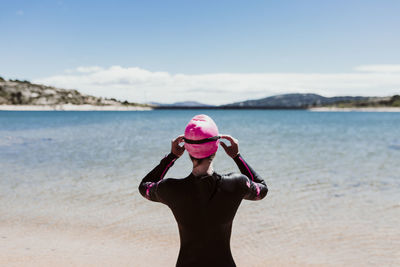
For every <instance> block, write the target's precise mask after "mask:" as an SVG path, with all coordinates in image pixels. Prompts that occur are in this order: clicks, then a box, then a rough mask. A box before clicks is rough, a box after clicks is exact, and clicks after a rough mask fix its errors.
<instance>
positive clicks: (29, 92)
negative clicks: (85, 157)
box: [0, 77, 149, 107]
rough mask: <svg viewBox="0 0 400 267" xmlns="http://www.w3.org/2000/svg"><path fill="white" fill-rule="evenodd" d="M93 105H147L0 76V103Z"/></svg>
mask: <svg viewBox="0 0 400 267" xmlns="http://www.w3.org/2000/svg"><path fill="white" fill-rule="evenodd" d="M65 104H72V105H94V106H143V107H144V106H149V105H144V104H137V103H130V102H127V101H124V102H121V101H118V100H116V99H106V98H101V97H95V96H91V95H84V94H81V93H79V92H78V91H77V90H66V89H61V88H56V87H52V86H46V85H41V84H33V83H30V82H29V81H19V80H8V81H7V80H5V79H3V78H1V77H0V105H48V106H51V105H53V106H54V105H65Z"/></svg>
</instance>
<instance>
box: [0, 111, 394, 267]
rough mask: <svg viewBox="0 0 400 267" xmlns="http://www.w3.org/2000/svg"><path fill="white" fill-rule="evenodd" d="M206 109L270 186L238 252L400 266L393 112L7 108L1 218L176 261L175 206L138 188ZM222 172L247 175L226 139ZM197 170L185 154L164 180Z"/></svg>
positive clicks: (0, 125) (256, 204) (241, 223)
mask: <svg viewBox="0 0 400 267" xmlns="http://www.w3.org/2000/svg"><path fill="white" fill-rule="evenodd" d="M197 114H207V115H209V116H211V117H212V118H213V119H214V121H215V122H216V124H217V125H218V128H219V131H220V133H221V134H230V135H232V136H233V137H235V138H237V139H238V140H239V148H240V153H241V154H242V156H243V158H244V159H245V160H246V161H247V162H248V163H249V165H250V166H251V167H252V168H253V169H255V170H256V172H257V173H258V174H260V176H261V177H263V178H264V180H265V181H266V183H267V185H268V188H269V192H268V195H267V196H266V198H264V199H263V200H261V201H247V200H244V201H243V202H242V204H241V206H240V208H239V210H238V213H237V215H236V218H235V221H234V224H233V231H232V238H231V246H232V253H233V256H234V258H235V260H237V261H239V262H248V265H244V266H274V264H272V265H269V263H272V262H275V263H276V264H277V265H282V266H284V265H288V266H289V265H291V266H296V265H302V266H303V265H306V266H400V113H396V112H393V113H391V112H311V111H306V110H207V109H204V110H201V109H200V110H153V111H119V112H112V111H105V112H102V111H95V112H90V111H83V112H80V111H0V223H3V224H4V223H12V224H15V225H18V224H21V225H25V224H30V225H41V226H43V225H45V226H47V227H54V229H56V230H57V229H59V230H60V231H62V230H63V229H66V228H76V229H78V228H79V229H83V231H84V229H87V228H88V227H90V229H92V230H93V229H94V231H98V232H99V233H100V232H101V233H107V234H108V236H109V237H110V238H116V239H118V238H122V239H125V240H128V241H129V242H131V243H134V244H137V249H138V251H139V250H140V253H148V254H149V255H148V256H149V257H153V256H154V253H156V254H157V255H158V256H157V257H159V258H160V257H161V258H162V257H165V258H166V260H170V261H174V260H175V259H176V256H177V253H178V250H179V237H178V231H177V226H176V223H175V221H174V218H173V215H172V213H171V212H170V210H169V209H168V207H166V206H165V205H163V204H161V203H156V202H151V201H148V200H146V199H144V198H143V197H142V196H141V195H140V194H139V191H138V189H137V188H138V185H139V182H140V181H141V179H142V178H143V177H144V176H145V175H146V174H147V173H148V172H149V171H150V170H151V169H153V168H154V167H155V166H156V165H157V164H158V163H159V161H160V160H161V159H162V158H163V157H164V156H165V155H166V154H168V153H169V152H170V146H171V140H172V139H173V138H175V137H176V136H178V135H180V134H182V133H183V132H184V129H185V126H186V124H187V122H188V121H189V120H190V119H191V118H192V117H193V116H194V115H197ZM214 169H215V171H216V172H218V173H221V174H223V173H229V172H234V171H236V172H238V171H239V170H238V168H237V167H236V165H235V163H234V162H233V160H232V159H231V158H229V157H228V156H227V155H226V154H225V152H224V150H223V149H222V148H221V147H220V149H219V150H218V152H217V155H216V158H215V160H214ZM190 172H191V162H190V159H189V156H188V154H187V152H185V154H184V155H183V156H182V157H181V158H180V159H179V160H177V161H176V162H175V165H174V166H173V167H172V168H171V169H170V170H169V172H168V173H167V175H166V177H177V178H179V177H182V178H183V177H186V176H187V175H188V174H190ZM132 253H135V251H132ZM137 253H138V252H137ZM137 266H140V265H137ZM142 266H151V265H145V264H144V265H142Z"/></svg>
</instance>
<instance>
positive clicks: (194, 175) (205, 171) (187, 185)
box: [139, 115, 268, 266]
mask: <svg viewBox="0 0 400 267" xmlns="http://www.w3.org/2000/svg"><path fill="white" fill-rule="evenodd" d="M219 139H226V140H228V141H230V143H231V145H230V146H227V145H226V144H225V143H223V142H220V140H219ZM182 142H183V143H184V146H180V143H182ZM219 144H221V146H222V147H223V148H224V150H225V152H226V153H227V154H228V155H229V156H230V157H231V158H233V160H234V161H235V163H236V164H237V166H238V167H239V170H240V172H241V173H229V174H225V175H220V174H218V173H216V172H215V171H214V170H213V167H212V161H213V159H214V156H215V153H216V152H217V150H218V145H219ZM185 149H186V150H187V151H188V153H189V156H190V158H191V160H192V162H193V170H192V172H191V173H190V175H189V176H187V177H186V178H183V179H175V178H168V179H163V178H164V176H165V174H166V173H167V171H168V169H169V168H170V167H172V165H173V164H174V162H175V160H177V159H178V158H179V157H180V156H182V154H183V153H184V152H185ZM139 191H140V193H141V194H142V195H143V196H144V197H145V198H147V199H149V200H152V201H157V202H161V203H164V204H166V205H167V206H168V207H169V208H170V209H171V210H172V212H173V214H174V216H175V219H176V221H177V223H178V228H179V235H180V243H181V247H180V251H179V256H178V261H177V264H176V266H236V265H235V262H234V260H233V258H232V254H231V249H230V236H231V230H232V221H233V218H234V217H235V214H236V211H237V209H238V207H239V205H240V203H241V201H242V199H248V200H259V199H262V198H264V197H265V195H266V194H267V192H268V189H267V186H266V184H265V182H264V180H263V179H261V177H260V176H258V174H257V173H256V172H255V171H254V170H253V169H252V168H251V167H250V166H249V165H248V164H247V163H246V162H245V161H244V159H243V157H242V156H241V155H240V153H239V146H238V140H236V139H235V138H233V137H231V136H229V135H219V134H218V128H217V125H216V124H215V122H214V121H213V120H212V119H211V118H210V117H208V116H207V115H197V116H195V117H194V118H192V120H191V121H190V122H189V123H188V125H187V126H186V129H185V134H184V135H181V136H178V137H177V138H176V139H174V140H173V141H172V148H171V153H170V154H169V155H167V156H166V157H164V159H162V160H161V162H160V164H159V165H158V166H157V167H155V168H154V169H153V170H152V171H151V172H150V173H149V174H147V175H146V177H144V178H143V180H142V182H141V183H140V185H139Z"/></svg>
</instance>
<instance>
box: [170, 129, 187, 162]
mask: <svg viewBox="0 0 400 267" xmlns="http://www.w3.org/2000/svg"><path fill="white" fill-rule="evenodd" d="M183 137H184V135H180V136H178V137H177V138H175V139H174V140H172V141H171V153H173V154H174V155H175V156H177V157H178V158H179V157H180V156H182V154H183V153H184V152H185V146H184V145H182V146H180V145H179V144H180V143H182V142H183Z"/></svg>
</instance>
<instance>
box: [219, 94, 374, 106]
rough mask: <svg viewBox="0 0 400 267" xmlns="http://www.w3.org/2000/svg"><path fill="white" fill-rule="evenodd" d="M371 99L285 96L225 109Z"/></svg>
mask: <svg viewBox="0 0 400 267" xmlns="http://www.w3.org/2000/svg"><path fill="white" fill-rule="evenodd" d="M366 99H369V97H362V96H338V97H324V96H321V95H317V94H284V95H275V96H270V97H266V98H261V99H255V100H246V101H241V102H236V103H232V104H227V105H224V106H225V107H242V108H256V107H257V108H307V107H314V106H324V105H329V104H333V103H336V102H343V101H360V100H366Z"/></svg>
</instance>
